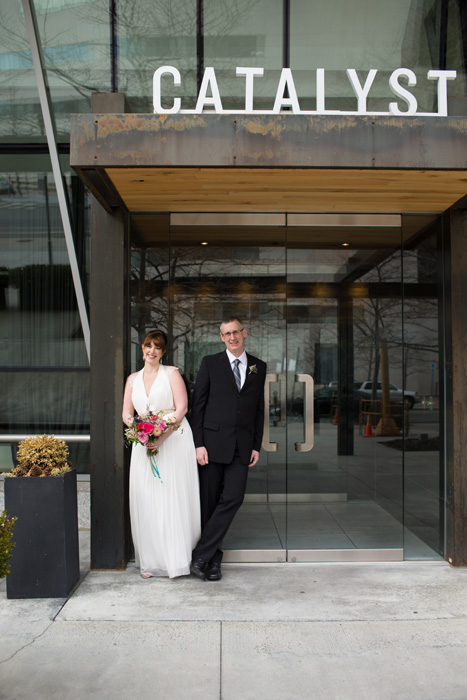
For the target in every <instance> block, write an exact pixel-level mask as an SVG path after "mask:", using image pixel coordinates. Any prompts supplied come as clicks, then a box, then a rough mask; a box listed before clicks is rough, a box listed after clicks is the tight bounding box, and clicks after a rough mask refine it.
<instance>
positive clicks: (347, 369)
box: [337, 288, 354, 455]
mask: <svg viewBox="0 0 467 700" xmlns="http://www.w3.org/2000/svg"><path fill="white" fill-rule="evenodd" d="M337 337H338V380H339V386H338V392H339V393H338V401H337V404H338V407H337V411H338V412H337V454H338V455H353V453H354V429H353V426H354V405H353V396H352V389H353V381H354V378H353V366H354V354H353V301H352V297H351V296H350V295H349V294H348V290H346V289H345V288H344V289H343V290H342V293H341V295H340V296H339V298H338V300H337Z"/></svg>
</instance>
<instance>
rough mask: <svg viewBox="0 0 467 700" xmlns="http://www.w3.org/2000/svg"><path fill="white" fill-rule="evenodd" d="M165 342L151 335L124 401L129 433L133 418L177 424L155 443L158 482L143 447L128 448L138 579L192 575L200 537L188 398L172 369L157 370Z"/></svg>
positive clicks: (159, 333)
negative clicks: (155, 417)
mask: <svg viewBox="0 0 467 700" xmlns="http://www.w3.org/2000/svg"><path fill="white" fill-rule="evenodd" d="M166 344H167V336H166V335H165V333H164V332H163V331H158V330H156V331H152V332H151V333H148V335H147V336H146V338H145V339H144V342H143V345H142V349H143V357H144V368H143V369H142V370H141V371H140V372H135V373H134V374H131V375H130V376H129V377H128V379H127V382H126V386H125V394H124V398H123V414H122V417H123V422H124V423H125V424H126V425H127V426H128V427H131V425H132V424H133V418H134V412H135V411H136V412H137V414H138V415H143V414H145V413H147V412H148V407H149V410H150V411H151V412H153V413H157V412H159V411H164V412H166V413H167V415H168V416H174V417H175V420H176V422H177V423H180V427H179V428H178V430H175V431H172V430H168V431H167V432H166V433H164V434H163V435H162V436H161V437H160V438H158V439H157V440H156V441H155V442H156V444H157V446H158V449H159V452H158V454H157V456H156V463H157V469H158V471H159V474H160V478H158V477H157V476H156V475H155V474H154V473H153V470H152V468H151V461H150V458H149V457H148V454H147V450H146V447H144V446H143V445H140V444H134V445H133V446H132V453H131V466H130V517H131V531H132V536H133V543H134V546H135V559H136V565H137V566H139V568H140V571H141V576H143V578H150V577H151V576H169V577H170V578H174V577H175V576H184V575H186V574H189V573H190V563H191V552H192V550H193V549H194V547H195V545H196V543H197V542H198V540H199V538H200V536H201V524H200V505H199V484H198V467H197V462H196V452H195V447H194V444H193V436H192V433H191V428H190V425H189V423H188V421H187V419H186V418H185V414H186V411H187V405H188V400H187V393H186V388H185V383H184V381H183V379H182V377H181V375H180V373H179V371H178V369H177V368H176V367H166V366H164V365H162V364H161V359H162V356H163V355H164V353H165V349H166Z"/></svg>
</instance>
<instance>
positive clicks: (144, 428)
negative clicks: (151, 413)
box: [138, 423, 152, 434]
mask: <svg viewBox="0 0 467 700" xmlns="http://www.w3.org/2000/svg"><path fill="white" fill-rule="evenodd" d="M138 431H139V432H142V433H147V434H149V433H152V423H140V424H139V425H138Z"/></svg>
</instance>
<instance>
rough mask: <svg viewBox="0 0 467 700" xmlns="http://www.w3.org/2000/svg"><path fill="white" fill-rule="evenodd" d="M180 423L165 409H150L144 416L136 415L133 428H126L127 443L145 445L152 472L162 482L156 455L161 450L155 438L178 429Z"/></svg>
mask: <svg viewBox="0 0 467 700" xmlns="http://www.w3.org/2000/svg"><path fill="white" fill-rule="evenodd" d="M179 427H180V423H177V421H176V420H175V418H174V417H173V416H170V415H169V416H168V415H165V412H164V411H159V413H152V412H151V411H150V410H149V406H148V408H147V411H146V413H145V414H144V415H142V416H135V417H134V419H133V425H132V426H131V428H127V429H126V430H125V442H126V444H127V445H131V444H132V443H136V444H138V445H144V447H146V449H147V452H148V457H149V459H150V461H151V468H152V473H153V474H154V476H157V477H158V478H159V480H160V482H161V483H163V481H162V479H161V475H160V474H159V470H158V468H157V463H156V455H157V453H158V452H159V450H158V448H157V444H156V442H155V440H156V439H157V438H158V437H160V436H161V435H163V434H164V433H166V432H167V431H168V430H178V428H179Z"/></svg>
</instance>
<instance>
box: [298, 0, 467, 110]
mask: <svg viewBox="0 0 467 700" xmlns="http://www.w3.org/2000/svg"><path fill="white" fill-rule="evenodd" d="M463 5H464V3H462V2H456V1H455V0H452V1H451V2H449V13H448V14H447V15H444V13H443V6H444V3H443V2H441V0H392V2H387V1H386V0H329V1H328V2H326V3H322V2H311V3H310V2H308V0H296V1H295V0H294V2H292V3H291V22H290V24H291V36H290V47H291V48H290V65H291V68H292V69H293V74H294V78H295V83H296V87H297V92H298V95H299V98H300V105H301V107H302V109H316V69H317V68H325V95H326V104H325V107H326V109H337V110H340V109H341V110H355V109H356V108H357V100H356V97H355V93H354V91H353V89H352V86H351V83H350V81H349V78H348V77H347V75H346V69H347V68H354V69H355V70H356V71H357V74H358V76H359V80H360V83H361V84H362V85H363V84H364V82H365V80H366V77H367V75H368V72H369V70H370V69H372V68H375V69H377V70H378V73H377V75H376V78H375V80H374V83H373V85H372V87H371V90H370V92H369V98H368V102H367V108H368V111H370V112H371V111H375V112H377V111H384V112H387V111H388V109H389V102H393V101H394V100H395V96H394V94H393V93H392V91H391V89H390V87H389V82H388V81H389V77H390V75H391V73H392V72H393V71H394V70H396V69H397V68H409V69H411V70H413V71H414V73H415V75H416V77H417V85H416V86H414V87H411V88H410V91H411V92H412V93H413V94H414V95H415V96H416V98H417V101H418V111H427V112H432V111H436V110H437V87H436V81H433V80H428V79H427V72H428V71H429V70H431V69H448V70H457V71H459V75H458V77H457V79H456V80H455V81H452V82H449V95H452V96H459V95H462V96H465V94H466V81H465V55H466V53H465V36H464V37H463V35H462V21H464V23H465V17H464V19H462V13H465V8H464V9H463ZM401 84H402V83H401ZM404 85H405V86H406V85H407V83H404ZM406 108H407V107H406V105H405V103H401V104H400V109H402V110H403V111H405V110H406Z"/></svg>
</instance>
